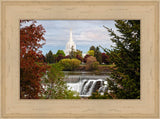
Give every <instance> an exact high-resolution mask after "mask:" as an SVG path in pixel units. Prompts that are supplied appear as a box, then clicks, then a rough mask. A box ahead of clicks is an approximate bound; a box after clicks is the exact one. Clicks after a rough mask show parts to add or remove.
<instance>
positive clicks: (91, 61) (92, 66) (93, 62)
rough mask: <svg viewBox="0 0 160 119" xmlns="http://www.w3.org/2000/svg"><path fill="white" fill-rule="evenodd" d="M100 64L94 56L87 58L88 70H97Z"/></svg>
mask: <svg viewBox="0 0 160 119" xmlns="http://www.w3.org/2000/svg"><path fill="white" fill-rule="evenodd" d="M98 65H99V62H97V59H96V58H95V57H93V56H90V57H88V58H87V63H86V70H96V69H98Z"/></svg>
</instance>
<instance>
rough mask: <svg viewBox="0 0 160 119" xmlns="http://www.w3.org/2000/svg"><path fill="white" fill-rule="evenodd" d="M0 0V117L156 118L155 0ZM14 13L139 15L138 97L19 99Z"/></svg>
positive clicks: (58, 16) (60, 16)
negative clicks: (118, 98)
mask: <svg viewBox="0 0 160 119" xmlns="http://www.w3.org/2000/svg"><path fill="white" fill-rule="evenodd" d="M0 5H1V29H0V30H1V31H2V32H1V40H0V44H1V49H0V56H1V64H0V66H1V72H0V75H1V89H0V90H1V92H0V100H1V108H0V109H1V110H0V117H1V118H3V119H5V118H97V119H98V118H141V119H142V118H143V119H144V118H150V119H151V118H154V119H159V118H160V116H159V107H160V104H159V73H160V72H159V5H160V1H159V0H146V1H143V0H123V1H122V0H117V1H115V0H102V1H98V0H93V1H87V0H83V1H80V0H71V1H68V0H61V1H58V0H57V1H56V0H48V1H45V0H40V1H38V0H36V1H33V0H2V1H0ZM20 19H60V20H62V19H75V20H76V19H96V20H102V19H103V20H105V19H106V20H109V19H113V20H115V19H134V20H135V19H139V20H141V77H140V78H141V99H140V100H132V99H128V100H109V99H107V100H76V99H74V100H43V99H42V100H24V99H23V100H20V99H19V91H20V90H19V84H20V80H19V78H20V66H19V65H20V63H19V61H20V60H19V57H20V56H19V50H20V49H19V48H20V47H19V46H20V42H19V20H20Z"/></svg>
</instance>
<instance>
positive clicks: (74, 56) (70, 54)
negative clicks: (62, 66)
mask: <svg viewBox="0 0 160 119" xmlns="http://www.w3.org/2000/svg"><path fill="white" fill-rule="evenodd" d="M69 56H70V58H71V59H72V58H76V53H75V50H74V48H73V46H72V47H71V51H70V52H69Z"/></svg>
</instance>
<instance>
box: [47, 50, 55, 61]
mask: <svg viewBox="0 0 160 119" xmlns="http://www.w3.org/2000/svg"><path fill="white" fill-rule="evenodd" d="M46 62H47V63H55V56H54V55H53V53H52V51H51V50H50V51H49V52H48V53H47V54H46Z"/></svg>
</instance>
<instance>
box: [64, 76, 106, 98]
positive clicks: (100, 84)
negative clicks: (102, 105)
mask: <svg viewBox="0 0 160 119" xmlns="http://www.w3.org/2000/svg"><path fill="white" fill-rule="evenodd" d="M67 85H68V86H69V87H68V88H69V89H70V90H72V91H77V92H78V93H79V94H80V97H89V96H91V95H92V93H93V92H95V91H98V92H100V93H104V92H105V91H106V89H107V81H106V80H104V79H88V80H87V79H83V80H81V81H79V82H77V83H67Z"/></svg>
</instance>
